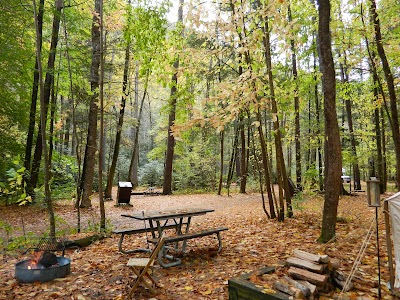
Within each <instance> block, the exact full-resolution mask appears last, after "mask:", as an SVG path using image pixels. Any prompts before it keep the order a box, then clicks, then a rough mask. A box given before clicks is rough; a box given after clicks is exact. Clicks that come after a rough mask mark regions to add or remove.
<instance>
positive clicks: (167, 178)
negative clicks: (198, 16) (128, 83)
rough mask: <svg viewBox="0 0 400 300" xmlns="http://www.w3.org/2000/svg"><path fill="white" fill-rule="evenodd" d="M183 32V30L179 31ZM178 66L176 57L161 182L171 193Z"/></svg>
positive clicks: (181, 17)
mask: <svg viewBox="0 0 400 300" xmlns="http://www.w3.org/2000/svg"><path fill="white" fill-rule="evenodd" d="M183 2H184V1H183V0H179V8H178V24H182V23H183ZM181 34H183V32H182V33H181ZM178 68H179V58H178V57H177V58H176V60H175V62H174V70H175V73H174V74H173V75H172V79H171V83H172V86H171V96H170V103H169V117H168V137H167V153H166V156H165V167H164V182H163V194H164V195H170V194H172V164H173V161H174V150H175V137H174V135H173V132H172V126H173V125H174V122H175V115H176V103H177V96H178V95H177V87H178Z"/></svg>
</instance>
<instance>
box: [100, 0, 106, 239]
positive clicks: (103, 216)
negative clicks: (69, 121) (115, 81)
mask: <svg viewBox="0 0 400 300" xmlns="http://www.w3.org/2000/svg"><path fill="white" fill-rule="evenodd" d="M99 25H100V77H99V79H100V80H99V85H100V86H99V88H100V89H99V93H100V95H99V96H100V97H99V98H100V146H99V163H98V167H99V206H100V232H102V233H105V231H106V211H105V207H104V197H103V164H102V163H101V162H102V158H103V151H104V144H103V139H104V80H103V79H104V54H103V49H104V45H103V28H104V26H103V0H100V24H99Z"/></svg>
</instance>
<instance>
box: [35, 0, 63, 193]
mask: <svg viewBox="0 0 400 300" xmlns="http://www.w3.org/2000/svg"><path fill="white" fill-rule="evenodd" d="M54 7H55V10H54V17H53V28H52V34H51V43H50V52H49V58H48V61H47V72H46V79H45V81H44V87H43V89H44V90H43V97H44V105H45V107H44V118H45V122H44V124H46V120H47V111H48V107H49V102H50V93H51V88H52V83H53V82H54V63H55V59H56V50H57V43H58V31H59V28H60V18H61V9H62V7H63V2H62V0H55V4H54ZM41 126H42V124H39V130H38V135H37V139H36V148H35V153H34V156H33V161H32V167H31V178H30V188H29V192H30V193H31V194H30V195H31V196H32V197H34V196H35V195H34V189H35V188H36V186H37V182H38V179H39V169H40V162H41V160H42V153H43V144H42V142H43V138H42V129H41Z"/></svg>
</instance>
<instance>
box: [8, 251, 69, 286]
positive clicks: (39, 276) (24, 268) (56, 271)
mask: <svg viewBox="0 0 400 300" xmlns="http://www.w3.org/2000/svg"><path fill="white" fill-rule="evenodd" d="M30 262H31V260H30V259H27V260H23V261H20V262H18V263H16V264H15V278H16V279H17V280H18V281H19V282H24V283H29V282H35V281H40V282H46V281H51V280H53V279H56V278H64V277H65V276H67V275H68V274H69V273H70V272H71V260H70V259H69V258H66V257H63V256H58V257H57V264H56V265H54V266H50V267H48V268H44V269H29V268H28V266H29V265H30Z"/></svg>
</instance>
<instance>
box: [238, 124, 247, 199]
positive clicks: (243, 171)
mask: <svg viewBox="0 0 400 300" xmlns="http://www.w3.org/2000/svg"><path fill="white" fill-rule="evenodd" d="M239 126H240V129H239V130H240V142H241V143H240V146H241V148H240V193H242V194H245V193H246V182H247V157H246V154H247V151H246V134H245V132H244V120H243V117H241V118H240V125H239Z"/></svg>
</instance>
